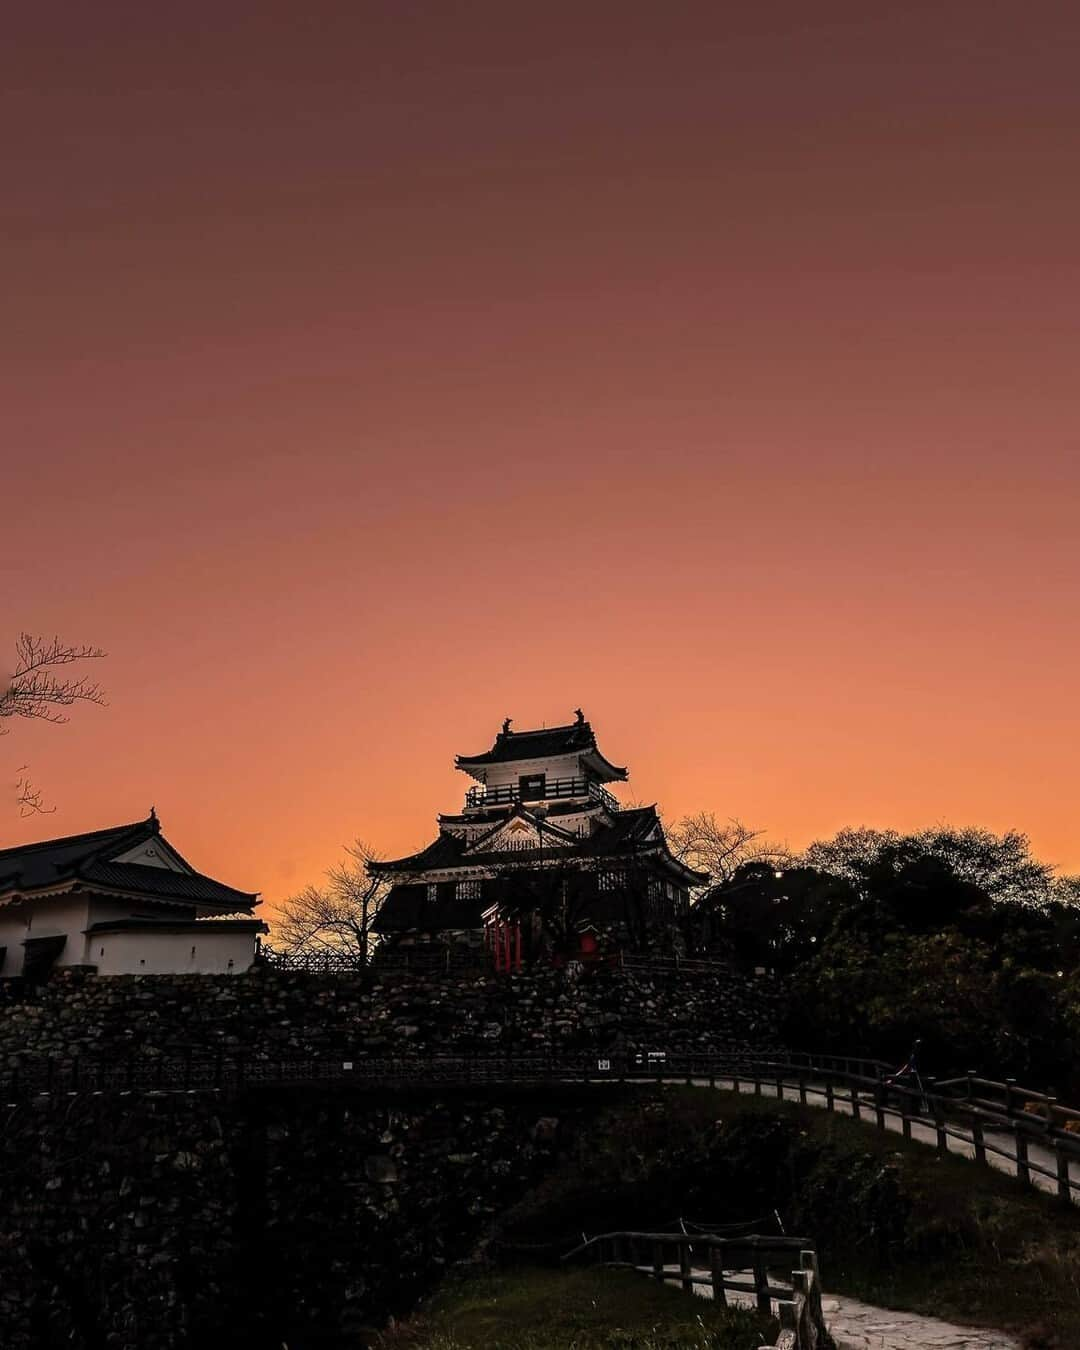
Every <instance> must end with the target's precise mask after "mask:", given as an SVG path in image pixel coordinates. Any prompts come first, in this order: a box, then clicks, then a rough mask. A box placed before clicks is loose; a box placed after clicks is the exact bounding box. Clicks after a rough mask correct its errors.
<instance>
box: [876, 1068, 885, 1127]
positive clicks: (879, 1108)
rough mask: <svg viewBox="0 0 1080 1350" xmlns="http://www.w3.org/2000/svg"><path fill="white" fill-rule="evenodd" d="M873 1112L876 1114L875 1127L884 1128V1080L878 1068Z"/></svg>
mask: <svg viewBox="0 0 1080 1350" xmlns="http://www.w3.org/2000/svg"><path fill="white" fill-rule="evenodd" d="M874 1113H875V1115H876V1116H877V1127H878V1129H879V1130H883V1129H884V1128H885V1081H884V1078H883V1077H882V1074H881V1072H880V1070H879V1072H878V1076H877V1085H876V1087H875V1088H874Z"/></svg>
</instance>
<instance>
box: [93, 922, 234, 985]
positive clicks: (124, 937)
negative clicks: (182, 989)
mask: <svg viewBox="0 0 1080 1350" xmlns="http://www.w3.org/2000/svg"><path fill="white" fill-rule="evenodd" d="M192 948H194V953H193V952H192ZM254 959H255V934H254V933H221V932H217V933H214V932H208V933H199V932H195V933H149V932H137V933H99V934H98V935H97V936H95V937H94V939H93V943H92V946H91V948H90V962H91V964H92V965H95V966H97V971H98V974H99V975H227V974H229V973H233V974H240V972H241V971H245V970H247V969H248V967H249V966H250V965H251V963H252V962H253V961H254ZM230 961H231V962H232V964H231V965H230V964H229V963H230Z"/></svg>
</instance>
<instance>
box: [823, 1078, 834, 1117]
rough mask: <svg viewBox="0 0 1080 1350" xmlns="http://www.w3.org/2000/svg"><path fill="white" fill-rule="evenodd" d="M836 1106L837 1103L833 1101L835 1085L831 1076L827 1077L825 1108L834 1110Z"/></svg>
mask: <svg viewBox="0 0 1080 1350" xmlns="http://www.w3.org/2000/svg"><path fill="white" fill-rule="evenodd" d="M835 1107H836V1103H835V1102H834V1101H833V1085H832V1079H831V1078H827V1079H826V1080H825V1110H826V1111H832V1110H834V1109H835Z"/></svg>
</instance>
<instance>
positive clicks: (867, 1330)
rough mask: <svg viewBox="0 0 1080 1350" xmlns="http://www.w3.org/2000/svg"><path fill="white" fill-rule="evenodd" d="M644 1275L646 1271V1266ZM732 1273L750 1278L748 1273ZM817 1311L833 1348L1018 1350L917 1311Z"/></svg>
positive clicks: (852, 1302) (825, 1302) (1012, 1343)
mask: <svg viewBox="0 0 1080 1350" xmlns="http://www.w3.org/2000/svg"><path fill="white" fill-rule="evenodd" d="M667 1269H669V1270H670V1271H671V1279H670V1281H668V1283H670V1284H675V1285H680V1284H681V1281H682V1275H681V1272H680V1271H679V1269H678V1267H676V1266H670V1267H667ZM642 1271H643V1273H648V1271H647V1269H646V1268H645V1267H642ZM695 1273H696V1274H699V1275H702V1276H708V1273H709V1272H708V1271H707V1270H705V1268H704V1267H701V1268H700V1269H696V1270H695ZM732 1273H733V1274H744V1275H746V1276H747V1277H752V1275H753V1272H752V1271H744V1272H732ZM694 1293H695V1294H697V1295H698V1297H700V1298H712V1289H711V1287H710V1285H709V1284H708V1283H707V1282H703V1283H701V1284H695V1285H694ZM727 1301H728V1303H730V1304H732V1305H733V1306H735V1307H743V1308H753V1307H754V1306H755V1299H754V1295H753V1294H749V1293H746V1294H743V1293H736V1292H729V1293H728V1294H727ZM821 1310H822V1312H823V1313H824V1314H825V1322H826V1325H827V1326H828V1328H829V1331H830V1332H831V1334H832V1337H833V1339H834V1340H835V1341H836V1345H837V1350H1021V1344H1020V1341H1018V1340H1017V1339H1016V1337H1015V1336H1010V1335H1009V1334H1008V1333H1007V1332H1004V1331H994V1330H992V1329H989V1328H986V1327H964V1326H955V1325H954V1324H953V1323H951V1322H942V1321H940V1320H939V1319H938V1318H936V1317H924V1316H922V1315H921V1314H920V1313H907V1312H895V1311H894V1310H892V1309H890V1308H875V1307H874V1306H873V1305H872V1304H870V1303H860V1302H859V1300H858V1299H856V1298H848V1297H847V1296H846V1295H841V1294H825V1295H823V1297H822V1300H821Z"/></svg>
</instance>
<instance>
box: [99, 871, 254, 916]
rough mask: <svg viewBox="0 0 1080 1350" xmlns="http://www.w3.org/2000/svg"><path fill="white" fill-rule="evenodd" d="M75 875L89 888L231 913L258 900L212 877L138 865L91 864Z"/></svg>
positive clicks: (198, 873) (199, 873)
mask: <svg viewBox="0 0 1080 1350" xmlns="http://www.w3.org/2000/svg"><path fill="white" fill-rule="evenodd" d="M78 876H79V878H80V879H81V880H83V881H85V882H87V884H88V885H93V884H94V883H95V882H96V883H97V884H98V885H100V886H104V887H105V888H106V889H108V890H117V891H143V892H145V893H146V894H148V895H160V896H168V897H169V898H170V899H174V898H175V899H177V900H195V901H201V902H204V903H207V904H213V905H230V906H231V907H232V908H233V909H234V910H236V909H240V908H242V907H244V906H250V905H253V904H254V903H255V901H256V899H257V898H258V897H257V896H256V895H254V894H249V893H248V892H247V891H238V890H235V889H234V888H233V887H232V886H226V885H225V884H224V883H223V882H220V881H215V880H214V879H213V877H207V876H203V874H202V873H201V872H173V871H171V870H169V869H166V868H164V867H146V866H144V865H143V864H141V863H118V862H102V861H93V862H90V863H87V864H86V865H85V866H83V867H80V868H79V870H78Z"/></svg>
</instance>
